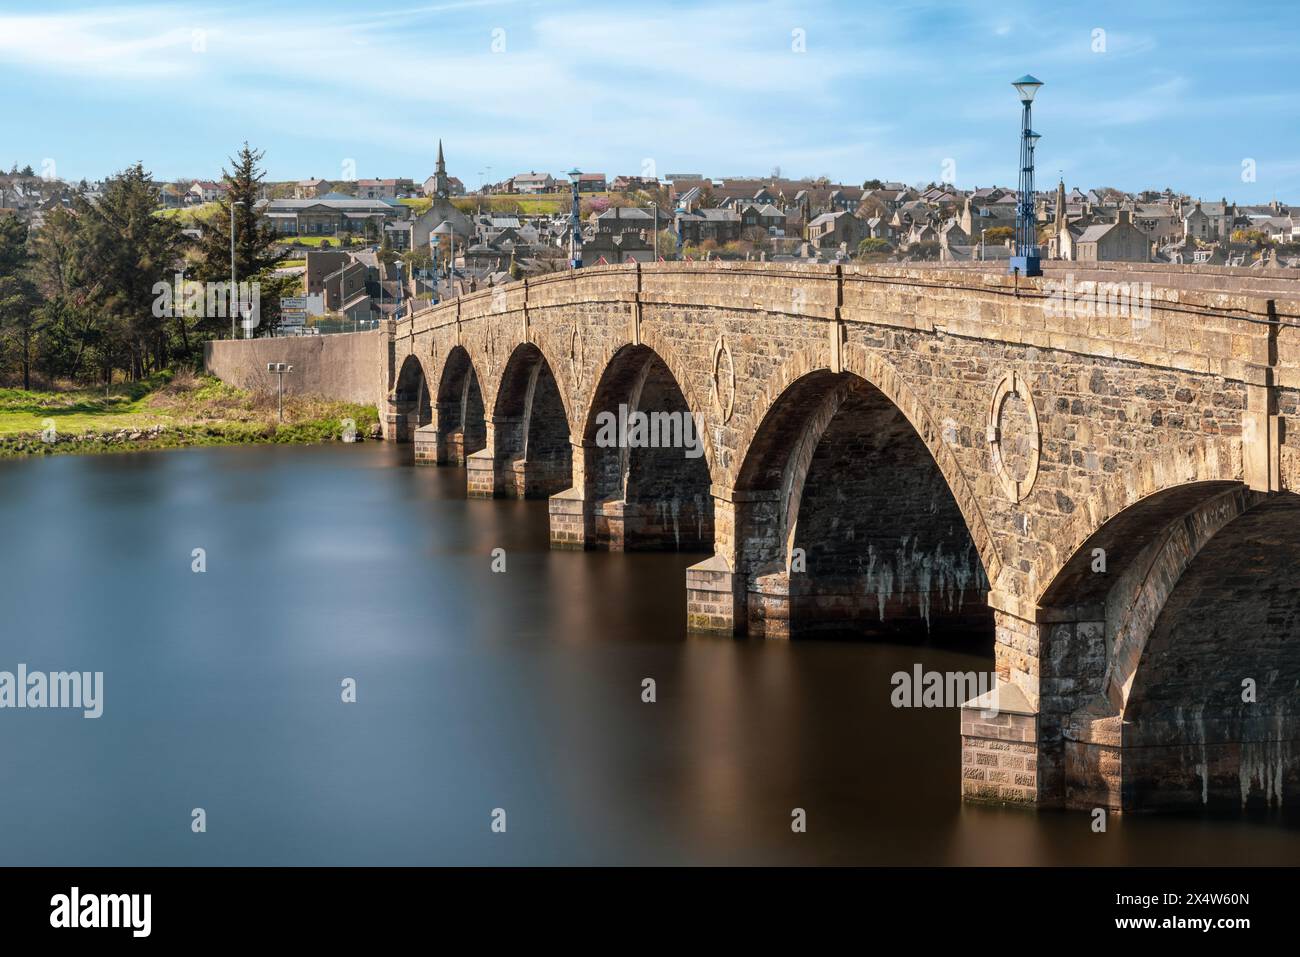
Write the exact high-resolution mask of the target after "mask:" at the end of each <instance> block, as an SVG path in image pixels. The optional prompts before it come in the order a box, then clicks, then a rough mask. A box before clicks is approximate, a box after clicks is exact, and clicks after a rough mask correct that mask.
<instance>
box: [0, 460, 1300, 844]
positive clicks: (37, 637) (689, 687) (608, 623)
mask: <svg viewBox="0 0 1300 957" xmlns="http://www.w3.org/2000/svg"><path fill="white" fill-rule="evenodd" d="M409 454H410V450H409V447H405V448H401V447H394V446H391V445H386V444H379V443H368V444H364V445H358V446H333V447H316V448H294V447H253V448H227V449H194V450H184V451H168V452H145V453H131V454H120V455H103V456H91V457H73V456H60V457H54V458H49V459H39V460H32V461H7V462H3V463H0V529H2V530H3V531H2V534H3V545H2V546H0V608H3V612H0V614H2V615H3V618H2V619H0V620H2V622H3V624H2V626H0V629H2V630H0V670H6V671H14V670H15V669H16V668H17V666H18V664H19V663H23V664H25V665H27V667H28V669H30V670H43V671H61V670H74V669H75V670H79V671H102V672H103V673H104V686H105V687H104V713H103V716H102V717H101V718H99V719H98V720H86V719H84V718H82V716H81V713H80V712H72V711H58V710H10V709H5V710H3V711H0V762H3V765H2V766H3V787H0V865H11V864H58V865H108V864H129V865H145V864H623V863H638V864H642V863H644V864H661V863H663V864H671V863H699V864H755V863H772V864H778V863H779V864H793V863H836V864H850V863H854V864H859V863H860V864H1123V863H1134V864H1139V863H1140V864H1205V863H1223V864H1227V863H1250V864H1268V863H1276V864H1281V863H1290V864H1294V863H1296V862H1297V861H1300V826H1298V825H1297V824H1296V823H1295V822H1288V821H1284V820H1279V819H1276V818H1268V819H1260V820H1211V819H1202V818H1197V817H1191V818H1188V817H1181V818H1168V817H1136V816H1131V817H1127V818H1122V819H1117V818H1112V819H1111V822H1110V826H1109V829H1108V831H1107V833H1105V834H1094V833H1093V832H1092V829H1091V823H1092V822H1091V818H1090V817H1089V816H1088V815H1086V814H1083V813H1059V812H1056V813H1048V812H1044V813H1032V812H1023V811H1011V810H998V809H987V808H978V807H971V806H963V804H962V803H961V801H960V800H959V798H958V794H959V763H960V759H959V742H958V721H957V715H956V713H955V712H953V711H946V710H923V709H916V710H895V709H893V708H892V707H891V706H890V704H889V691H890V681H889V679H890V676H891V675H892V674H893V673H894V672H895V671H898V670H907V671H910V670H911V669H912V666H913V665H914V664H915V663H917V662H920V663H921V664H922V665H923V666H924V667H925V668H926V669H939V670H948V669H960V670H971V669H980V668H988V667H989V666H990V665H991V661H992V658H991V652H990V649H986V648H981V649H962V648H946V647H940V646H928V645H927V646H907V645H887V644H880V643H868V642H843V641H840V642H836V641H801V642H795V643H783V642H760V641H750V642H744V641H740V642H738V641H733V640H729V639H721V638H702V637H688V636H687V635H686V634H685V631H684V627H683V625H684V618H685V593H684V588H683V570H684V569H685V568H686V566H687V565H689V564H691V563H693V562H694V561H697V560H698V558H699V556H684V555H661V554H628V555H620V554H608V553H598V552H588V553H573V552H552V551H550V550H549V548H548V547H547V511H546V503H545V502H506V501H466V500H465V499H464V494H463V490H464V481H465V479H464V473H463V472H461V471H459V470H456V469H446V468H429V467H418V468H417V467H415V466H413V465H412V464H411V463H410V459H409ZM196 548H202V549H205V551H206V559H207V571H206V572H205V573H203V574H195V573H194V572H192V571H191V562H192V558H191V554H192V552H193V550H194V549H196ZM495 548H503V549H505V553H506V571H505V573H504V574H499V573H494V572H493V571H492V570H491V567H490V565H491V552H492V550H493V549H495ZM345 678H354V679H355V680H356V683H357V701H356V703H354V704H344V703H343V702H342V701H341V683H342V682H343V680H344V679H345ZM644 678H654V679H655V681H656V684H657V693H658V694H657V696H658V700H657V701H656V702H655V703H653V704H646V703H643V702H642V700H641V683H642V680H643V679H644ZM796 807H798V808H804V809H805V810H806V812H807V821H808V830H807V833H805V834H795V833H792V831H791V828H790V821H791V817H790V815H791V809H793V808H796ZM194 808H203V809H204V811H205V812H206V815H207V831H206V833H202V834H196V833H193V832H192V830H191V811H192V810H193V809H194ZM498 808H499V809H503V810H504V811H505V820H506V831H505V833H503V834H502V833H493V831H492V829H491V822H492V815H493V811H494V809H498Z"/></svg>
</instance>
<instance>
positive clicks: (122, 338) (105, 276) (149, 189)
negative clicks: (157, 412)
mask: <svg viewBox="0 0 1300 957" xmlns="http://www.w3.org/2000/svg"><path fill="white" fill-rule="evenodd" d="M157 206H158V188H157V187H156V186H155V185H154V181H153V177H152V176H151V175H150V174H149V173H148V172H147V171H146V170H145V169H144V166H143V165H142V164H140V163H136V164H135V165H134V166H131V167H129V168H127V169H126V170H123V171H122V172H121V173H118V174H117V175H116V176H114V177H112V178H110V179H109V180H107V181H106V182H105V184H104V191H103V195H102V196H101V197H100V198H99V199H98V200H96V201H94V202H91V201H89V200H87V199H86V197H84V196H81V197H78V199H77V202H76V207H75V208H76V213H77V218H78V221H79V223H80V230H79V233H80V241H79V246H80V253H79V255H80V257H81V260H82V262H83V263H84V264H85V267H86V268H84V269H83V271H84V272H86V273H90V272H91V271H92V270H93V273H94V275H96V276H97V277H98V286H99V289H98V293H99V295H98V297H97V301H96V302H95V303H94V308H95V310H96V312H97V313H98V317H99V321H100V323H101V324H102V325H101V332H102V333H103V336H102V338H101V340H100V348H99V349H98V355H97V359H98V361H99V365H100V368H101V370H102V371H103V372H104V374H105V378H106V379H107V378H109V377H111V372H112V369H114V368H121V369H126V370H127V373H128V374H129V375H130V376H131V378H132V379H139V378H141V377H143V376H145V375H147V374H148V373H150V372H155V371H158V370H161V369H163V368H166V366H167V363H168V361H169V359H170V357H171V351H170V345H169V339H168V335H167V329H166V325H165V323H166V322H167V321H168V320H167V318H166V316H165V315H155V312H157V311H158V310H156V309H155V308H154V304H155V300H156V299H157V294H156V292H155V291H154V285H155V284H156V283H158V282H170V281H171V279H172V275H173V273H174V272H175V271H176V269H177V267H178V265H179V263H180V253H181V248H182V237H181V233H180V227H179V226H178V225H177V224H176V223H175V221H173V220H172V219H169V218H166V217H162V216H156V215H154V211H155V209H156V208H157Z"/></svg>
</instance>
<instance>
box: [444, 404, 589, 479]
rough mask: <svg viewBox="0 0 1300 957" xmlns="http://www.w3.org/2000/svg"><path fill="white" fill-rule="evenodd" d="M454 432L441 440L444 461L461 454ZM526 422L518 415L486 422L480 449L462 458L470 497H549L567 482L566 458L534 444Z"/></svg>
mask: <svg viewBox="0 0 1300 957" xmlns="http://www.w3.org/2000/svg"><path fill="white" fill-rule="evenodd" d="M458 438H460V436H457V435H456V433H452V434H451V435H449V436H448V437H447V439H446V440H445V441H444V449H443V451H442V452H441V454H442V455H444V456H445V457H446V458H447V459H449V460H450V459H451V457H452V456H453V455H455V454H458V451H463V449H464V448H465V445H464V444H463V442H462V443H461V444H460V445H459V449H458V447H457V439H458ZM529 451H530V444H529V436H528V430H527V427H526V421H525V420H524V419H521V418H519V417H518V416H500V415H499V416H496V417H494V418H493V419H491V420H490V421H489V422H488V423H487V438H486V444H485V445H484V447H483V448H481V449H479V450H478V451H476V452H473V453H471V454H469V455H467V456H465V469H466V472H467V473H468V476H467V482H466V491H467V494H468V495H469V496H470V497H471V498H549V497H550V496H551V495H553V494H554V493H556V492H557V491H560V490H561V489H563V488H564V486H566V485H567V484H568V483H569V481H570V479H569V475H570V467H569V463H568V459H567V457H566V456H564V455H559V454H556V452H555V450H554V449H551V448H547V447H545V446H543V445H542V444H541V443H536V442H535V443H533V446H532V447H531V451H532V454H529Z"/></svg>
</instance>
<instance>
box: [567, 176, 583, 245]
mask: <svg viewBox="0 0 1300 957" xmlns="http://www.w3.org/2000/svg"><path fill="white" fill-rule="evenodd" d="M580 176H582V171H581V170H579V169H577V168H574V169H571V170H569V179H570V180H571V181H572V182H573V212H572V213H571V214H570V216H569V268H570V269H581V268H582V219H581V216H580V215H579V213H580V210H581V204H580V203H579V201H578V178H579V177H580Z"/></svg>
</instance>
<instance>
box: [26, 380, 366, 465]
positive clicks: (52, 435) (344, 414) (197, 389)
mask: <svg viewBox="0 0 1300 957" xmlns="http://www.w3.org/2000/svg"><path fill="white" fill-rule="evenodd" d="M348 420H351V422H352V424H353V427H354V428H355V432H356V436H357V438H359V439H365V438H368V437H370V436H371V433H372V431H373V430H374V429H375V428H377V426H378V424H379V416H378V414H377V412H376V411H375V409H374V407H373V406H362V405H353V404H350V403H346V402H330V401H327V400H324V399H317V398H314V397H311V396H286V397H285V400H284V422H283V423H281V422H279V421H277V417H276V398H275V396H274V395H273V394H270V393H265V392H246V391H244V390H242V389H235V388H232V387H230V386H228V385H225V384H224V383H222V382H220V381H219V380H217V379H213V378H209V377H205V376H195V375H191V374H188V373H182V374H179V375H176V376H158V377H156V378H154V379H152V380H150V381H148V382H143V383H133V384H129V385H124V386H117V387H114V388H113V389H112V390H110V391H109V392H108V393H107V394H106V393H105V392H104V391H102V390H101V391H91V390H71V391H58V392H55V391H51V392H35V391H32V392H28V391H24V390H22V389H0V457H8V456H15V455H51V454H61V453H84V452H110V451H130V450H136V449H145V448H179V447H182V446H191V445H237V444H247V443H259V442H292V443H315V442H333V441H340V440H341V439H342V438H343V434H344V431H345V428H346V427H347V423H348Z"/></svg>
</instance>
